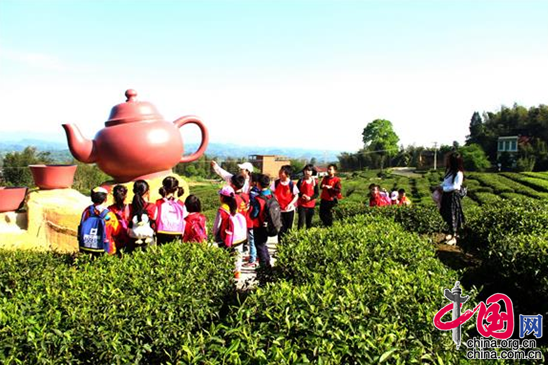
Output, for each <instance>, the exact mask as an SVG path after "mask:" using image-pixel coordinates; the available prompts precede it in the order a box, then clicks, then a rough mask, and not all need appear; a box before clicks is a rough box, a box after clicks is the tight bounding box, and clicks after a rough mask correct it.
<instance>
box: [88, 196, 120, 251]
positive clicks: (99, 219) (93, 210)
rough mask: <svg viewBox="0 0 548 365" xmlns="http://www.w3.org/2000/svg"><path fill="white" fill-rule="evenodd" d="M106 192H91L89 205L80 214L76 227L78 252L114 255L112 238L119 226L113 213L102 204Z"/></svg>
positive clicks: (114, 249)
mask: <svg viewBox="0 0 548 365" xmlns="http://www.w3.org/2000/svg"><path fill="white" fill-rule="evenodd" d="M107 196H108V191H107V190H106V189H105V188H102V187H96V188H94V189H93V190H91V201H92V203H93V204H91V205H90V206H89V207H87V208H86V209H85V210H84V211H83V212H82V218H81V220H80V225H79V226H78V244H79V247H80V252H87V253H91V254H104V253H108V254H111V255H112V254H115V253H116V244H115V241H114V237H115V236H116V235H117V234H118V232H119V230H120V224H119V223H118V219H117V218H116V216H115V215H114V213H112V212H110V211H109V210H108V209H107V207H105V206H104V203H105V202H106V201H107Z"/></svg>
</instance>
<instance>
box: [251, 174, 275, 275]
mask: <svg viewBox="0 0 548 365" xmlns="http://www.w3.org/2000/svg"><path fill="white" fill-rule="evenodd" d="M258 186H259V189H260V192H259V195H258V196H257V197H256V198H255V199H254V200H253V201H251V219H252V220H253V234H254V236H255V247H256V248H257V255H258V256H259V263H260V265H261V267H267V268H269V267H270V266H271V265H270V254H269V253H268V247H267V246H266V243H267V241H268V237H269V236H270V237H272V236H276V235H277V234H278V233H279V231H280V230H281V228H282V218H281V209H280V205H279V204H278V201H277V200H276V197H274V196H273V195H272V192H271V191H270V189H269V186H270V178H269V177H268V176H267V175H260V176H259V178H258Z"/></svg>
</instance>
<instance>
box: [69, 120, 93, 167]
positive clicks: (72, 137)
mask: <svg viewBox="0 0 548 365" xmlns="http://www.w3.org/2000/svg"><path fill="white" fill-rule="evenodd" d="M63 129H64V130H65V133H66V135H67V141H68V146H69V149H70V153H72V155H73V156H74V158H75V159H77V160H78V161H80V162H83V163H94V162H96V161H97V151H96V150H95V144H94V143H93V140H89V139H87V138H85V137H84V136H83V135H82V132H80V129H79V128H78V127H77V126H76V125H75V124H63Z"/></svg>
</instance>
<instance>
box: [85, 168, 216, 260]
mask: <svg viewBox="0 0 548 365" xmlns="http://www.w3.org/2000/svg"><path fill="white" fill-rule="evenodd" d="M127 192H128V190H127V188H126V187H125V186H124V185H116V186H115V187H114V188H113V190H112V195H113V198H114V204H112V205H110V206H108V207H107V206H106V205H105V203H106V201H107V197H108V191H107V190H106V189H105V188H103V187H96V188H94V189H93V190H92V191H91V201H92V203H93V204H92V205H90V206H89V207H87V208H86V209H85V210H84V212H83V213H82V217H81V221H80V225H79V227H78V241H79V246H80V250H81V251H85V252H90V253H105V252H106V253H109V254H115V253H117V252H120V251H122V250H126V251H133V250H135V249H136V248H138V247H146V246H147V245H150V244H152V243H153V242H154V241H156V242H157V244H164V243H166V242H171V241H174V240H182V241H184V242H205V241H207V227H206V219H205V216H204V215H203V214H201V203H200V199H199V198H198V197H197V196H195V195H189V196H188V197H187V198H186V200H185V201H184V202H183V201H182V200H180V199H179V197H181V196H182V195H183V193H184V191H183V188H182V187H180V186H179V181H178V180H177V179H176V178H175V177H173V176H168V177H166V178H165V179H164V180H163V181H162V187H161V188H160V191H159V193H160V195H161V196H162V198H161V199H158V200H157V201H156V202H155V203H150V202H149V201H148V198H149V195H150V194H149V193H150V188H149V185H148V183H147V182H146V181H145V180H137V181H135V182H134V183H133V194H134V195H133V200H132V202H131V203H130V204H127V203H126V198H127Z"/></svg>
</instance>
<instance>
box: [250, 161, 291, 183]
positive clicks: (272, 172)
mask: <svg viewBox="0 0 548 365" xmlns="http://www.w3.org/2000/svg"><path fill="white" fill-rule="evenodd" d="M249 162H251V163H252V164H253V166H254V167H256V168H258V169H259V170H260V171H261V174H265V175H268V176H270V177H276V178H277V177H278V171H280V167H282V166H283V165H291V161H289V159H288V158H287V157H282V156H277V155H251V156H249Z"/></svg>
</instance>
